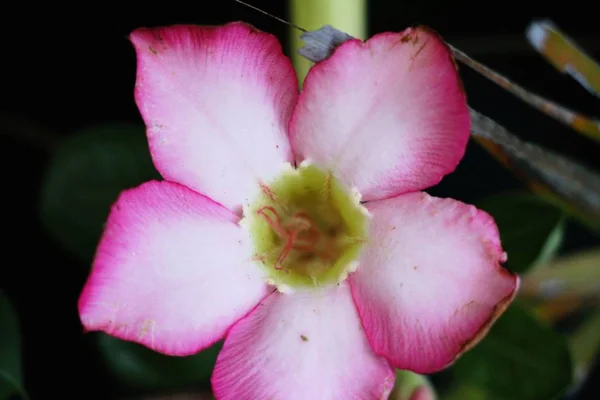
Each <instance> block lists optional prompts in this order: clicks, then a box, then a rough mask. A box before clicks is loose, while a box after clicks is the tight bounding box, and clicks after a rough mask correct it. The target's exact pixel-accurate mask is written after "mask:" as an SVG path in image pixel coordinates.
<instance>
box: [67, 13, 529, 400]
mask: <svg viewBox="0 0 600 400" xmlns="http://www.w3.org/2000/svg"><path fill="white" fill-rule="evenodd" d="M131 41H132V42H133V44H134V46H135V49H136V52H137V60H138V66H137V82H136V88H135V99H136V102H137V105H138V107H139V110H140V112H141V114H142V117H143V119H144V121H145V123H146V125H147V135H148V142H149V147H150V152H151V154H152V157H153V160H154V163H155V165H156V167H157V169H158V170H159V171H160V172H161V174H162V175H163V177H164V178H165V180H164V181H161V182H158V181H152V182H147V183H144V184H142V185H141V186H139V187H137V188H134V189H130V190H126V191H125V192H123V193H122V194H121V195H120V197H119V199H118V200H117V202H116V203H115V204H114V206H113V207H112V210H111V212H110V215H109V217H108V222H107V224H106V229H105V232H104V235H103V237H102V239H101V242H100V244H99V247H98V250H97V254H96V258H95V260H94V264H93V268H92V272H91V275H90V277H89V279H88V281H87V283H86V285H85V288H84V289H83V293H82V295H81V298H80V301H79V312H80V315H81V320H82V322H83V325H84V327H85V329H86V330H88V331H104V332H106V333H108V334H110V335H113V336H115V337H118V338H121V339H124V340H130V341H135V342H138V343H141V344H143V345H146V346H148V347H150V348H152V349H154V350H156V351H159V352H161V353H165V354H170V355H189V354H194V353H196V352H198V351H200V350H202V349H204V348H205V347H207V346H209V345H211V344H213V343H215V342H216V341H219V340H221V339H222V338H223V337H225V342H224V346H223V349H222V351H221V353H220V355H219V357H218V360H217V364H216V367H215V370H214V373H213V377H212V384H213V390H214V393H215V396H216V397H217V398H218V399H221V400H224V399H232V400H244V399H252V400H254V399H273V398H277V399H334V400H339V399H348V400H350V399H384V398H387V396H388V395H389V392H390V390H391V388H392V385H393V383H394V372H393V367H396V368H401V369H408V370H412V371H415V372H418V373H430V372H434V371H437V370H440V369H442V368H444V367H446V366H448V365H449V364H451V363H452V362H453V361H454V360H455V359H456V358H457V357H458V356H459V355H460V354H461V353H463V352H464V351H466V350H467V349H469V348H471V347H472V346H473V345H474V344H475V343H477V341H478V340H479V339H481V337H482V336H483V335H485V333H486V331H487V330H488V329H489V327H490V325H491V324H492V323H493V322H494V320H495V319H496V318H497V317H498V316H499V315H500V314H501V313H502V312H503V310H504V309H505V308H506V307H507V305H508V304H509V303H510V302H511V300H512V299H513V297H514V295H515V292H516V290H517V287H518V284H519V281H518V278H517V277H516V276H515V275H513V274H511V273H509V272H508V271H506V270H505V269H504V268H503V267H502V266H501V263H502V262H504V261H505V260H506V255H505V253H504V252H503V250H502V248H501V245H500V240H499V238H498V231H497V228H496V226H495V223H494V221H493V219H492V218H491V217H490V216H489V215H487V214H486V213H484V212H482V211H479V210H477V209H476V208H475V207H473V206H470V205H466V204H463V203H461V202H458V201H456V200H452V199H440V198H434V197H431V196H429V195H427V194H426V193H424V192H421V190H423V189H425V188H427V187H430V186H432V185H435V184H436V183H438V182H439V181H440V180H441V178H442V177H443V176H444V175H445V174H448V173H450V172H452V171H453V170H454V169H455V167H456V165H457V164H458V162H459V161H460V159H461V158H462V156H463V154H464V152H465V148H466V145H467V141H468V138H469V129H470V119H469V113H468V108H467V104H466V100H465V94H464V92H463V89H462V87H461V83H460V80H459V77H458V75H457V71H456V66H455V64H454V62H453V59H452V57H451V54H450V52H449V50H448V47H447V46H446V45H445V44H444V42H443V41H442V40H441V39H440V38H439V37H438V36H437V35H436V34H435V33H433V32H431V31H429V30H427V29H425V28H414V29H407V30H405V31H404V32H402V33H383V34H379V35H376V36H374V37H373V38H371V39H370V40H368V41H367V42H364V43H363V42H361V41H358V40H350V41H348V42H346V43H344V44H343V45H341V46H340V47H339V48H338V49H337V50H336V51H335V53H334V54H333V56H332V57H331V58H329V59H328V60H326V61H323V62H320V63H318V64H317V65H315V66H314V67H313V68H312V70H311V71H310V73H309V74H308V76H307V78H306V81H305V83H304V88H303V90H302V91H301V93H299V91H298V82H297V79H296V77H295V74H294V71H293V68H292V65H291V63H290V61H289V60H288V58H286V57H285V56H284V55H283V54H282V51H281V46H280V44H279V43H278V42H277V40H276V38H275V37H273V36H272V35H269V34H266V33H263V32H259V31H257V30H256V29H254V28H252V27H251V26H248V25H246V24H242V23H231V24H228V25H225V26H222V27H197V26H173V27H168V28H159V29H138V30H136V31H134V32H133V33H132V34H131Z"/></svg>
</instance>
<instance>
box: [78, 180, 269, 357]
mask: <svg viewBox="0 0 600 400" xmlns="http://www.w3.org/2000/svg"><path fill="white" fill-rule="evenodd" d="M238 219H239V217H237V216H236V215H234V214H233V213H232V212H231V211H229V210H227V209H226V208H224V207H223V206H221V205H219V204H217V203H215V202H214V201H212V200H210V199H208V198H207V197H205V196H203V195H200V194H198V193H196V192H194V191H192V190H190V189H188V188H186V187H185V186H182V185H179V184H177V183H172V182H168V181H162V182H159V181H151V182H147V183H144V184H142V185H141V186H139V187H137V188H134V189H130V190H126V191H124V192H123V193H122V194H121V195H120V197H119V199H118V200H117V202H116V203H115V204H114V205H113V207H112V209H111V211H110V215H109V217H108V222H107V224H106V228H105V231H104V234H103V236H102V239H101V241H100V244H99V246H98V250H97V253H96V257H95V260H94V263H93V266H92V271H91V274H90V276H89V278H88V281H87V282H86V285H85V287H84V289H83V292H82V294H81V296H80V298H79V314H80V317H81V321H82V323H83V326H84V328H85V329H86V330H87V331H104V332H106V333H107V334H109V335H112V336H114V337H117V338H120V339H124V340H128V341H133V342H137V343H140V344H143V345H145V346H147V347H149V348H151V349H154V350H156V351H159V352H161V353H165V354H170V355H181V356H182V355H189V354H194V353H196V352H198V351H199V350H201V349H203V348H205V347H208V346H209V345H211V344H213V343H214V342H216V341H218V340H220V339H221V338H222V337H223V335H224V334H225V331H226V330H227V329H228V328H229V327H230V326H231V325H232V324H233V323H234V322H236V321H237V320H238V319H240V318H242V317H243V316H245V315H246V314H247V313H248V312H249V311H250V310H251V309H252V308H253V307H254V306H255V305H256V304H257V303H258V302H260V300H261V299H262V298H264V297H265V296H266V295H267V294H268V289H267V287H266V285H265V284H264V280H263V279H262V276H261V273H260V271H259V269H258V268H257V267H256V266H255V265H254V264H252V263H251V262H250V261H249V258H250V257H249V254H250V252H249V250H248V244H247V243H246V240H245V235H244V234H243V231H242V229H241V228H240V227H239V226H238V224H237V222H238Z"/></svg>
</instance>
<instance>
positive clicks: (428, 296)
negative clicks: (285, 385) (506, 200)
mask: <svg viewBox="0 0 600 400" xmlns="http://www.w3.org/2000/svg"><path fill="white" fill-rule="evenodd" d="M366 207H367V209H368V210H369V211H370V212H371V213H372V215H373V220H372V221H371V233H370V238H369V243H368V244H367V246H366V249H365V252H364V253H363V255H362V257H361V260H360V266H359V268H358V270H357V271H356V272H355V273H354V274H353V275H351V276H350V285H351V287H352V294H353V297H354V300H355V302H356V306H357V308H358V311H359V314H360V316H361V320H362V323H363V325H364V327H365V332H366V334H367V336H368V338H369V341H370V343H371V345H372V346H373V348H374V349H375V351H376V352H377V353H378V354H381V355H384V356H386V357H387V358H388V360H390V362H391V363H392V365H393V366H395V367H396V368H399V369H407V370H411V371H414V372H417V373H432V372H435V371H438V370H440V369H442V368H444V367H446V366H447V365H449V364H450V363H452V362H453V361H454V360H455V359H456V358H457V357H458V356H459V355H460V354H461V353H463V352H464V351H466V350H468V349H470V348H471V347H472V346H473V345H475V344H476V343H477V342H478V341H479V340H480V339H481V338H482V337H483V336H484V335H485V334H486V333H487V330H488V329H489V327H490V326H491V324H492V323H493V322H494V321H495V320H496V319H497V318H498V317H499V316H500V315H501V313H502V312H503V311H504V310H505V308H506V307H507V306H508V304H509V303H510V301H511V300H512V299H513V297H514V296H515V294H516V291H517V288H518V285H519V280H518V277H517V276H516V275H513V274H511V273H510V272H508V271H507V270H506V269H504V268H503V267H502V266H501V263H502V262H504V261H505V259H506V254H505V253H504V252H503V251H502V248H501V245H500V239H499V236H498V230H497V228H496V224H495V223H494V220H493V219H492V218H491V217H490V216H489V215H488V214H486V213H485V212H483V211H480V210H477V209H476V208H475V207H474V206H470V205H466V204H464V203H461V202H458V201H456V200H452V199H440V198H434V197H431V196H429V195H427V194H426V193H410V194H405V195H401V196H398V197H396V198H393V199H388V200H381V201H375V202H372V203H368V204H367V205H366Z"/></svg>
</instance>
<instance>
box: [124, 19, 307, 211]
mask: <svg viewBox="0 0 600 400" xmlns="http://www.w3.org/2000/svg"><path fill="white" fill-rule="evenodd" d="M130 39H131V41H132V43H133V45H134V46H135V49H136V54H137V60H138V66H137V81H136V89H135V98H136V102H137V105H138V108H139V110H140V112H141V114H142V117H143V118H144V121H145V123H146V126H147V134H148V141H149V144H150V152H151V153H152V157H153V160H154V163H155V165H156V167H157V169H158V170H159V172H160V173H161V174H162V175H163V177H165V178H166V179H168V180H171V181H175V182H179V183H181V184H184V185H186V186H188V187H190V188H192V189H195V190H196V191H198V192H200V193H204V194H206V195H207V196H209V197H210V198H212V199H213V200H215V201H217V202H220V203H221V204H223V205H225V206H226V207H229V208H230V209H241V208H240V205H241V204H242V203H244V202H245V199H246V198H248V197H250V196H251V193H252V191H253V190H254V189H255V188H257V187H258V185H257V181H259V180H263V181H269V180H271V179H272V178H273V176H274V175H275V174H276V173H277V172H278V168H279V166H280V165H281V164H282V163H284V162H290V161H292V154H291V150H290V145H289V140H288V137H287V126H288V123H289V119H290V115H291V112H292V109H293V107H294V105H295V102H296V98H297V94H298V82H297V79H296V75H295V74H294V70H293V67H292V65H291V62H290V61H289V59H288V58H287V57H285V56H284V55H283V53H282V51H281V45H280V44H279V42H278V41H277V39H276V38H275V37H274V36H272V35H270V34H266V33H262V32H259V31H257V30H256V29H254V28H253V27H251V26H249V25H246V24H242V23H231V24H227V25H225V26H222V27H217V28H214V27H200V26H181V25H180V26H172V27H167V28H157V29H147V28H143V29H138V30H136V31H134V32H133V33H132V34H131V37H130ZM249 200H250V201H251V200H252V199H249Z"/></svg>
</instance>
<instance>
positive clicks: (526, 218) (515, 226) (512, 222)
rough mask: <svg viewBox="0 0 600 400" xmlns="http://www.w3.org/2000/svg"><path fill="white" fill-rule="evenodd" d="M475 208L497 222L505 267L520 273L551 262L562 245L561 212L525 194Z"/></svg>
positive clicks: (492, 199) (498, 198) (491, 199)
mask: <svg viewBox="0 0 600 400" xmlns="http://www.w3.org/2000/svg"><path fill="white" fill-rule="evenodd" d="M477 205H478V207H479V208H481V209H482V210H484V211H486V212H488V213H489V214H490V215H491V216H492V217H494V219H495V220H496V224H497V225H498V229H499V230H500V239H501V240H502V247H503V248H504V251H506V253H507V254H508V267H509V268H510V269H511V270H512V271H514V272H516V273H519V274H521V273H523V272H525V271H527V270H528V269H529V268H530V267H533V266H535V265H537V264H539V263H543V262H546V261H549V260H550V259H552V258H553V257H554V256H555V254H556V252H557V251H558V249H559V248H560V245H561V244H562V241H563V234H564V225H565V224H564V215H563V212H562V211H561V210H560V208H558V207H556V206H555V205H553V204H551V203H549V202H547V201H544V200H543V199H541V198H540V197H538V196H535V195H533V194H528V193H507V194H500V195H495V196H491V197H488V198H485V199H483V200H482V201H481V202H479V203H478V204H477Z"/></svg>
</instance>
